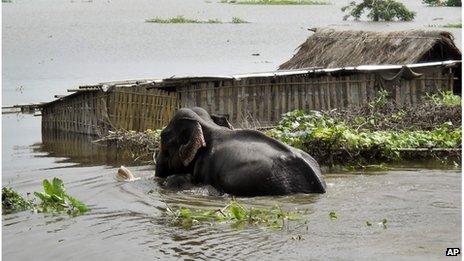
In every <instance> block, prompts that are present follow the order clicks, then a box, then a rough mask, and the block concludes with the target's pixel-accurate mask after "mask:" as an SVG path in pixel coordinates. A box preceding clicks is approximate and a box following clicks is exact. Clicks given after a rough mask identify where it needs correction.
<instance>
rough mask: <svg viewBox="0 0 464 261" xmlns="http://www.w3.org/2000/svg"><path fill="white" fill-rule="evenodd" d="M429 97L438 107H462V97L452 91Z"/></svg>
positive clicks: (428, 95) (429, 95)
mask: <svg viewBox="0 0 464 261" xmlns="http://www.w3.org/2000/svg"><path fill="white" fill-rule="evenodd" d="M427 97H428V98H429V99H430V100H431V101H432V102H433V103H434V104H436V105H443V106H448V107H461V97H460V96H457V95H454V94H453V92H452V91H446V92H439V93H436V94H427Z"/></svg>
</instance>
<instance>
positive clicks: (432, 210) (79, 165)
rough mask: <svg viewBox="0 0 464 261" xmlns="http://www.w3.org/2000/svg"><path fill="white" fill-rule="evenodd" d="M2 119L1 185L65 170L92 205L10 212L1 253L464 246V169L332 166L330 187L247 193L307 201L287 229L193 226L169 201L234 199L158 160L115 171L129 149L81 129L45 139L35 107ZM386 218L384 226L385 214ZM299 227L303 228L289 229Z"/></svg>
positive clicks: (385, 256) (283, 201) (268, 202)
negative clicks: (176, 219)
mask: <svg viewBox="0 0 464 261" xmlns="http://www.w3.org/2000/svg"><path fill="white" fill-rule="evenodd" d="M3 124H4V126H5V125H15V126H17V128H16V129H15V130H12V129H11V128H7V129H5V130H4V133H3V135H4V136H3V141H4V144H3V146H4V153H3V157H4V158H3V177H2V181H3V184H4V185H10V186H12V187H14V188H15V189H17V190H18V191H20V192H21V193H23V194H26V193H27V192H32V191H40V190H42V188H41V184H40V181H41V180H42V179H44V178H52V177H55V176H56V177H60V178H62V179H63V180H64V182H65V184H66V185H67V189H68V192H69V194H71V195H73V196H75V197H77V198H79V199H81V200H82V201H83V202H85V203H87V204H88V205H89V206H90V207H91V208H92V210H91V211H90V212H89V213H87V214H85V215H82V216H78V217H75V218H70V217H68V216H67V215H66V214H62V215H50V214H45V215H44V214H33V213H30V212H22V213H17V214H10V215H4V216H3V258H4V260H28V259H34V260H127V259H131V260H153V259H161V260H178V259H184V260H192V259H203V260H228V259H236V260H255V259H260V260H440V259H443V260H452V258H449V257H445V256H444V253H445V250H446V248H448V247H459V246H460V245H461V174H460V171H459V170H447V169H437V168H436V169H431V168H430V167H424V166H422V167H421V166H420V165H419V166H413V167H397V168H394V169H393V170H389V171H377V172H365V173H363V172H359V173H347V172H344V173H331V172H327V173H325V178H326V181H327V184H328V191H327V193H326V194H324V195H293V196H286V197H259V198H241V199H238V200H239V202H242V203H244V204H245V205H247V206H258V207H262V206H269V207H271V206H273V205H275V204H278V205H281V206H282V207H283V208H284V209H286V210H295V209H298V210H302V211H307V213H306V214H302V220H300V221H296V222H293V223H290V224H289V225H288V226H286V227H285V228H284V229H282V230H274V229H266V228H260V227H248V228H243V229H233V228H231V226H230V225H229V224H216V225H213V226H210V225H206V224H205V225H203V224H200V225H197V226H194V227H193V228H191V229H189V230H186V229H183V228H180V227H175V226H172V225H170V224H169V223H168V218H167V217H166V215H165V211H164V208H165V207H166V205H169V206H171V207H173V206H185V207H195V208H199V207H201V208H215V209H216V208H219V207H223V206H225V205H226V204H227V203H228V201H229V200H230V198H229V197H225V196H224V197H217V196H209V195H208V194H207V193H205V191H203V190H200V189H198V190H191V191H183V192H172V191H166V190H163V189H160V188H159V187H158V186H157V185H156V183H155V182H154V181H153V180H152V178H153V175H154V170H153V169H154V168H153V166H150V165H148V166H131V167H129V168H130V169H131V170H132V171H133V173H134V174H135V175H136V176H139V177H142V179H141V180H138V181H135V182H131V183H124V182H118V181H116V179H115V178H114V177H115V174H116V171H117V166H118V165H117V164H118V163H120V162H124V161H125V160H124V159H118V158H117V157H111V158H110V157H108V156H107V157H105V155H107V153H106V154H105V148H102V147H98V146H95V145H92V144H90V143H86V142H85V139H84V138H83V139H78V138H77V137H75V138H70V137H67V138H66V137H64V138H63V137H61V138H62V139H60V140H61V141H62V142H61V143H60V140H54V139H53V137H49V136H44V137H43V139H44V141H43V144H42V143H41V136H40V132H39V128H40V118H38V117H35V118H33V117H32V116H16V115H7V116H4V119H3ZM13 136H21V137H24V139H22V140H17V139H11V138H10V139H9V138H8V137H13ZM79 151H80V152H81V153H79ZM331 211H335V212H336V214H337V216H338V218H337V219H336V220H331V219H330V218H329V213H330V212H331ZM383 219H387V228H386V229H384V228H383V226H381V225H379V224H378V223H379V222H381V221H382V220H383ZM366 221H370V222H371V223H372V224H373V225H372V226H367V225H366ZM298 235H301V236H302V237H303V239H302V240H293V239H292V237H294V236H298Z"/></svg>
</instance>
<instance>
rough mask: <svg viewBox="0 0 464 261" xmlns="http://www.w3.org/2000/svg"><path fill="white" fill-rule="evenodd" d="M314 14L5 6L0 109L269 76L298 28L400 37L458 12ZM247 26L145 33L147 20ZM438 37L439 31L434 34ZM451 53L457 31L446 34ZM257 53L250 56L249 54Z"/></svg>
mask: <svg viewBox="0 0 464 261" xmlns="http://www.w3.org/2000/svg"><path fill="white" fill-rule="evenodd" d="M331 1H332V2H333V3H334V4H333V5H320V6H259V5H258V6H246V5H230V4H219V3H216V2H217V0H212V1H211V2H212V3H207V2H204V1H203V0H188V1H187V0H158V1H156V0H130V1H129V0H90V2H88V1H87V0H67V1H63V0H13V3H7V4H2V7H3V13H2V14H3V26H2V29H3V98H2V101H3V104H4V105H13V104H18V103H31V102H44V101H50V100H52V99H53V95H54V94H60V95H62V94H66V90H67V89H69V88H73V87H76V86H77V85H79V84H94V83H96V82H102V81H113V80H124V79H137V78H157V77H170V76H173V75H199V74H216V75H217V74H234V73H249V72H256V71H267V70H275V69H276V68H277V67H278V65H280V64H282V63H283V62H285V61H286V60H288V59H290V58H291V57H292V55H293V54H294V51H295V48H297V47H298V46H299V45H300V44H301V43H302V42H304V41H305V39H306V38H307V37H308V36H309V35H310V34H311V32H310V31H308V30H307V28H313V27H323V26H331V27H338V28H341V29H366V30H403V29H424V30H430V29H440V28H434V27H430V25H440V24H447V23H456V22H460V21H461V8H456V7H426V6H424V5H422V4H420V2H421V1H420V0H407V1H402V2H404V3H405V4H406V5H407V6H408V7H409V8H410V9H411V10H414V11H416V12H417V15H416V18H415V21H414V22H390V23H375V22H366V21H360V22H354V21H343V19H342V18H343V15H344V14H343V13H342V12H341V11H340V8H341V7H342V6H344V5H346V4H347V3H348V2H350V1H351V0H345V1H340V0H331ZM177 15H185V16H186V17H191V18H195V19H201V20H208V19H220V20H222V21H224V22H225V21H231V19H232V17H239V18H241V19H244V20H246V21H249V22H250V23H249V24H177V25H175V24H174V25H173V24H151V23H145V22H144V20H145V19H147V18H151V17H156V16H159V17H163V18H169V17H173V16H177ZM441 29H443V28H441ZM446 30H449V31H451V32H452V33H453V35H454V36H455V40H456V43H457V44H458V45H459V46H461V43H462V41H461V38H462V37H461V29H459V28H458V29H452V28H450V29H446ZM257 53H258V54H260V55H259V56H253V55H252V54H257Z"/></svg>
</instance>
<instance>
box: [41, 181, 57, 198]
mask: <svg viewBox="0 0 464 261" xmlns="http://www.w3.org/2000/svg"><path fill="white" fill-rule="evenodd" d="M42 185H43V188H44V191H45V193H47V194H48V195H53V194H55V193H54V192H53V186H52V184H50V181H48V180H47V179H44V180H43V182H42Z"/></svg>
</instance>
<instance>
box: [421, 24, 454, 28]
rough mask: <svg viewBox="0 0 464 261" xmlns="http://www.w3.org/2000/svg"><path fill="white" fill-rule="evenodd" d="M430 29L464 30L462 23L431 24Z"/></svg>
mask: <svg viewBox="0 0 464 261" xmlns="http://www.w3.org/2000/svg"><path fill="white" fill-rule="evenodd" d="M429 27H443V28H462V23H449V24H430V25H429Z"/></svg>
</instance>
